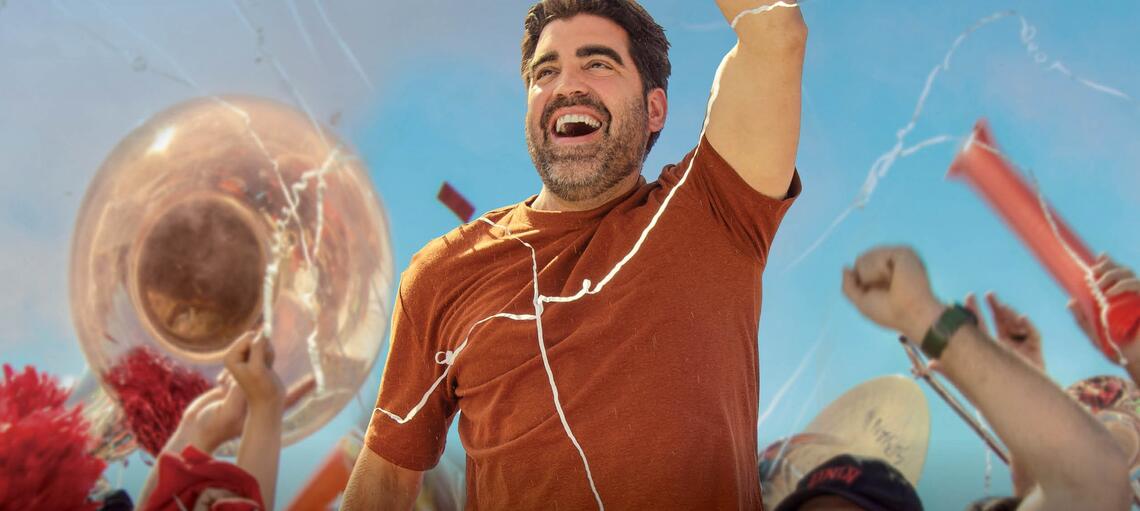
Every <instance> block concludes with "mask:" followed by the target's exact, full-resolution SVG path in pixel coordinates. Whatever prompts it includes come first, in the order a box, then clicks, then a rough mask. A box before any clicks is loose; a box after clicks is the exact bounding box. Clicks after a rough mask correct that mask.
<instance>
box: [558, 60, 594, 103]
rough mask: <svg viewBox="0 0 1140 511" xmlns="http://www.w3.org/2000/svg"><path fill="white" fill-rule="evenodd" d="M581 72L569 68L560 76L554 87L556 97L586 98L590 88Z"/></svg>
mask: <svg viewBox="0 0 1140 511" xmlns="http://www.w3.org/2000/svg"><path fill="white" fill-rule="evenodd" d="M584 78H585V76H583V73H582V72H581V70H579V69H576V68H573V67H569V68H567V69H565V70H563V71H562V72H561V73H559V74H558V77H557V78H556V80H557V82H556V83H555V85H554V96H556V97H557V96H564V97H568V98H569V97H573V96H586V95H588V94H589V90H590V87H589V85H588V84H587V83H586V81H585V79H584Z"/></svg>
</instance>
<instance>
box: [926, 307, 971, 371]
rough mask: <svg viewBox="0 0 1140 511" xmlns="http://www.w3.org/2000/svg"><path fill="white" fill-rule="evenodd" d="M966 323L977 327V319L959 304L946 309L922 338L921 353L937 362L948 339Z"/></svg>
mask: <svg viewBox="0 0 1140 511" xmlns="http://www.w3.org/2000/svg"><path fill="white" fill-rule="evenodd" d="M966 323H971V324H973V325H977V324H978V317H977V316H975V315H974V313H973V312H972V311H970V309H967V308H965V307H963V306H962V305H961V304H954V305H953V306H952V307H947V308H946V310H944V311H942V314H941V315H939V316H938V319H937V320H935V321H934V324H933V325H930V330H927V331H926V336H925V337H923V338H922V352H923V353H925V354H926V356H927V357H929V358H931V359H935V360H937V359H938V357H941V356H942V351H943V350H945V349H946V345H947V344H948V343H949V342H950V338H951V337H953V336H954V333H955V332H957V331H958V329H959V328H961V327H962V325H964V324H966Z"/></svg>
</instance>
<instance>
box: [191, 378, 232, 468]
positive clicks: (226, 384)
mask: <svg viewBox="0 0 1140 511" xmlns="http://www.w3.org/2000/svg"><path fill="white" fill-rule="evenodd" d="M245 408H246V402H245V395H244V394H243V393H242V390H241V389H240V388H238V386H237V385H236V384H235V383H234V381H233V379H232V378H226V377H222V378H221V379H220V384H219V385H218V386H217V387H214V388H212V389H210V390H208V391H206V392H205V393H203V394H202V395H200V396H198V397H197V398H196V399H194V401H192V402H191V403H190V405H189V406H187V407H186V411H185V412H183V414H182V421H181V422H180V423H179V425H178V429H179V430H180V434H176V435H175V436H179V437H181V438H185V439H186V441H187V442H188V443H189V444H190V445H193V446H194V447H197V448H198V449H199V450H201V451H202V452H205V453H206V454H212V453H213V452H214V451H216V450H217V449H218V447H219V446H221V445H222V444H223V443H225V442H226V441H228V440H231V439H234V438H237V436H238V435H240V434H241V429H242V423H243V422H244V421H245ZM181 447H182V446H175V448H176V449H177V450H181Z"/></svg>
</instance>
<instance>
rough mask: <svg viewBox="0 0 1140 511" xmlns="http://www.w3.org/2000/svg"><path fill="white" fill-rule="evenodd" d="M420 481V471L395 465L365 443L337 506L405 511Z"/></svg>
mask: <svg viewBox="0 0 1140 511" xmlns="http://www.w3.org/2000/svg"><path fill="white" fill-rule="evenodd" d="M422 482H423V472H418V471H415V470H409V469H406V468H402V467H399V466H396V465H395V464H393V463H391V462H389V461H388V460H385V459H384V458H382V457H380V455H378V454H376V453H375V452H372V449H369V448H368V446H367V445H365V446H364V447H362V448H361V449H360V455H359V456H357V458H356V465H355V466H354V467H353V469H352V475H351V476H350V477H349V479H348V487H347V488H345V490H344V502H343V504H342V506H341V509H342V510H344V511H354V510H361V511H364V510H368V511H373V510H382V511H390V510H398V511H405V510H408V509H411V508H412V506H413V505H414V504H415V502H416V497H418V496H419V493H420V486H421V484H422Z"/></svg>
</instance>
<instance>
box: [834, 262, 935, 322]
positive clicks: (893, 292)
mask: <svg viewBox="0 0 1140 511" xmlns="http://www.w3.org/2000/svg"><path fill="white" fill-rule="evenodd" d="M843 294H844V295H846V296H847V299H848V300H851V303H852V304H854V305H855V307H856V308H857V309H859V312H861V313H863V315H864V316H866V317H867V319H870V320H871V321H874V322H875V323H878V324H879V325H882V326H884V327H887V328H890V329H892V330H896V331H898V332H899V333H901V334H903V335H905V336H907V337H909V338H910V339H912V340H914V341H918V342H921V341H922V338H923V336H925V335H926V331H927V330H928V329H929V328H930V326H931V325H932V324H934V321H935V320H937V319H938V316H939V315H940V314H941V313H942V311H943V310H944V309H945V306H944V305H942V303H941V302H939V301H938V299H937V298H935V297H934V293H933V292H932V291H931V290H930V280H929V278H928V277H927V276H926V269H925V268H924V267H923V266H922V260H920V259H919V258H918V254H916V253H915V252H914V250H913V249H911V248H910V247H876V248H873V249H871V250H869V251H867V252H865V253H863V254H862V255H860V256H859V258H858V259H856V260H855V266H854V267H853V268H844V269H843Z"/></svg>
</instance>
